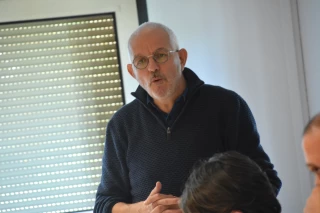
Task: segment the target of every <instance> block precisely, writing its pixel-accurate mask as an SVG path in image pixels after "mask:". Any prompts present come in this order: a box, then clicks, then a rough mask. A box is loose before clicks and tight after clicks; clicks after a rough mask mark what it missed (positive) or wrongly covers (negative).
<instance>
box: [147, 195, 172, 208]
mask: <svg viewBox="0 0 320 213" xmlns="http://www.w3.org/2000/svg"><path fill="white" fill-rule="evenodd" d="M164 198H174V196H173V195H165V194H160V193H157V194H153V195H150V196H149V197H148V198H147V199H146V200H145V201H144V204H145V205H149V204H151V203H154V202H156V201H157V200H161V199H164Z"/></svg>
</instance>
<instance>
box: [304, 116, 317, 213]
mask: <svg viewBox="0 0 320 213" xmlns="http://www.w3.org/2000/svg"><path fill="white" fill-rule="evenodd" d="M302 144H303V145H302V146H303V151H304V156H305V160H306V163H307V166H308V168H309V169H310V171H311V172H313V173H314V174H315V186H314V188H313V190H312V192H311V195H310V197H309V198H308V200H307V203H306V207H305V209H304V213H320V113H319V114H317V115H316V116H314V117H313V118H312V119H311V120H310V122H309V123H308V124H307V126H306V128H305V130H304V134H303V143H302Z"/></svg>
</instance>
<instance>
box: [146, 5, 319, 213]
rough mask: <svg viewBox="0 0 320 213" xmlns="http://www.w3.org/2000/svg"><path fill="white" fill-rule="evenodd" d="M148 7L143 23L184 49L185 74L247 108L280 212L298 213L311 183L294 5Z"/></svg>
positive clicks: (304, 94)
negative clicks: (233, 95) (277, 182)
mask: <svg viewBox="0 0 320 213" xmlns="http://www.w3.org/2000/svg"><path fill="white" fill-rule="evenodd" d="M147 6H148V15H149V20H150V21H156V22H161V23H163V24H166V25H168V26H169V27H171V28H172V29H173V30H174V31H175V33H176V34H177V37H178V39H179V40H180V46H181V47H185V48H186V49H187V50H188V52H189V59H188V62H187V66H188V67H190V68H191V69H193V70H194V71H195V72H196V73H197V74H198V75H199V76H200V77H201V78H202V79H204V80H205V82H206V83H210V84H216V85H221V86H223V87H226V88H229V89H232V90H235V91H236V92H238V93H239V94H240V95H241V96H242V97H244V99H245V100H246V101H247V102H248V104H249V106H250V107H251V109H252V111H253V114H254V116H255V118H256V121H257V125H258V130H259V132H260V135H261V141H262V145H263V147H264V148H265V150H266V152H267V153H268V154H269V156H270V157H271V159H272V162H273V163H274V164H275V167H276V169H277V170H278V172H279V175H280V178H281V179H282V181H283V187H282V189H281V191H280V195H279V199H280V202H281V203H282V206H283V212H292V213H301V212H302V211H303V206H304V203H305V199H306V198H307V196H308V194H309V193H310V190H311V184H312V183H311V179H310V174H309V173H308V171H307V169H306V168H305V165H304V159H303V154H302V150H301V132H302V129H303V125H304V123H305V121H306V119H307V117H308V111H307V105H306V92H305V85H304V80H303V70H302V58H301V50H300V45H299V32H297V29H298V20H297V12H296V4H295V1H290V0H281V1H279V0H268V1H266V0H241V1H239V0H175V1H171V0H162V1H154V0H148V1H147ZM318 55H319V54H318ZM318 91H320V90H318Z"/></svg>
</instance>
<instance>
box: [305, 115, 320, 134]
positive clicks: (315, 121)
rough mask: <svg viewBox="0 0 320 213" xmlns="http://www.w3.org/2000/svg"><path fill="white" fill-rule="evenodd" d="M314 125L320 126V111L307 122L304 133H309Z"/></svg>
mask: <svg viewBox="0 0 320 213" xmlns="http://www.w3.org/2000/svg"><path fill="white" fill-rule="evenodd" d="M312 127H320V113H318V114H316V115H315V116H313V117H312V118H311V120H310V121H309V122H308V123H307V125H306V127H305V128H304V130H303V135H305V134H307V133H309V132H310V131H311V129H312Z"/></svg>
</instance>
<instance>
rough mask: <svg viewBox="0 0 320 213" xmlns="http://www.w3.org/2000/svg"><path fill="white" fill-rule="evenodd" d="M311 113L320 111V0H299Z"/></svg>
mask: <svg viewBox="0 0 320 213" xmlns="http://www.w3.org/2000/svg"><path fill="white" fill-rule="evenodd" d="M298 9H299V10H298V11H299V18H300V29H301V40H302V50H303V58H304V68H305V72H306V82H307V91H308V101H309V110H310V115H311V116H313V115H315V114H316V113H319V112H320V95H319V92H320V83H319V82H320V40H319V38H320V1H319V0H298Z"/></svg>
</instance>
